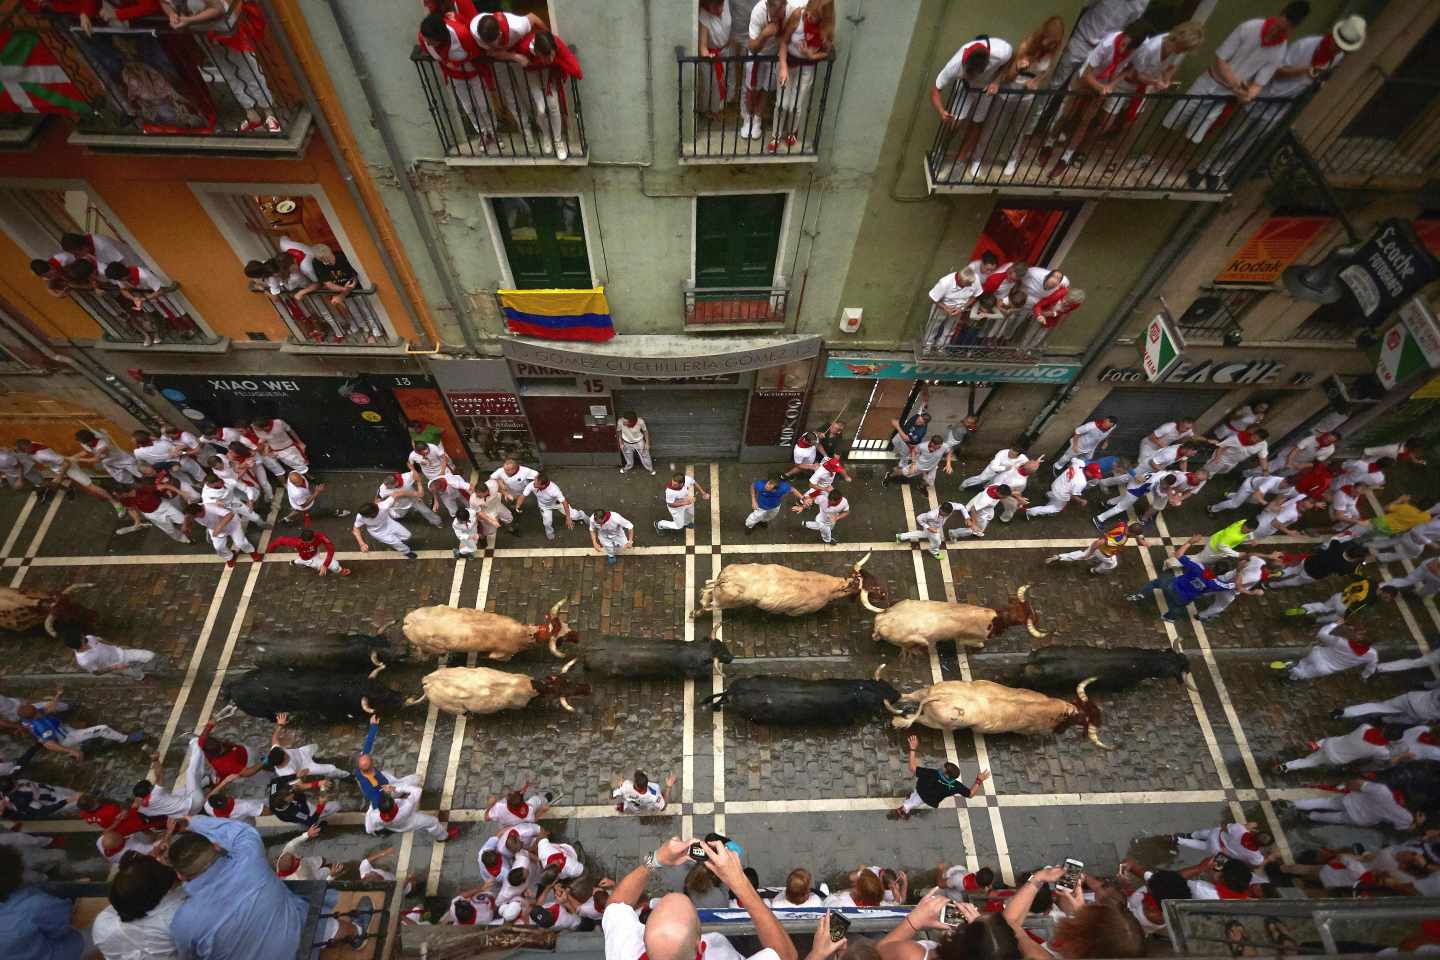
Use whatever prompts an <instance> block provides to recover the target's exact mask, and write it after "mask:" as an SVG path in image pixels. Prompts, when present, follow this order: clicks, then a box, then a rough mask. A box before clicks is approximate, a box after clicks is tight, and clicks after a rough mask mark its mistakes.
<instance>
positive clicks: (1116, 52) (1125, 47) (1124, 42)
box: [1095, 30, 1134, 83]
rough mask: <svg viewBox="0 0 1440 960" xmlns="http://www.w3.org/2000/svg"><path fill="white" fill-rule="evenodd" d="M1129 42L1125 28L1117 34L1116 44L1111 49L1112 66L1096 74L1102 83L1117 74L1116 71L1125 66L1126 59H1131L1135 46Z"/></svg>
mask: <svg viewBox="0 0 1440 960" xmlns="http://www.w3.org/2000/svg"><path fill="white" fill-rule="evenodd" d="M1129 44H1130V38H1129V37H1127V36H1126V35H1125V31H1124V30H1121V31H1120V32H1119V33H1117V34H1115V40H1114V44H1113V47H1112V49H1111V51H1110V66H1108V67H1106V68H1105V69H1104V70H1101V71H1100V72H1099V73H1097V74H1096V75H1095V76H1096V77H1098V78H1099V79H1100V81H1101V82H1102V83H1103V82H1105V81H1107V80H1109V79H1110V78H1111V77H1113V76H1115V73H1116V71H1118V70H1119V69H1120V68H1121V67H1123V66H1125V61H1126V60H1129V59H1130V54H1131V53H1132V52H1134V48H1133V47H1131V46H1130V45H1129Z"/></svg>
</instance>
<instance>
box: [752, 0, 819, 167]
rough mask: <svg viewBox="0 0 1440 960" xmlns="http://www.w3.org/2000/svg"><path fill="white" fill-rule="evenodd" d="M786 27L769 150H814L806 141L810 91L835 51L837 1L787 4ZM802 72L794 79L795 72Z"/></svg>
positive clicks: (774, 151)
mask: <svg viewBox="0 0 1440 960" xmlns="http://www.w3.org/2000/svg"><path fill="white" fill-rule="evenodd" d="M786 11H787V13H786V16H785V26H784V27H783V28H781V30H780V70H779V74H778V78H779V83H780V86H779V93H778V94H777V95H776V97H775V125H774V126H773V127H772V128H771V130H770V142H769V144H767V145H766V149H767V150H769V151H770V152H771V153H777V152H779V150H780V143H781V142H782V141H783V142H784V143H785V146H787V147H791V148H793V147H795V146H796V145H797V144H799V145H800V146H801V149H805V148H806V147H807V146H808V148H809V149H811V150H813V149H815V148H816V146H818V144H814V143H811V144H808V145H807V144H805V143H804V142H803V141H804V140H805V115H806V112H807V111H808V110H809V109H810V91H811V88H812V87H813V86H814V84H815V71H816V70H818V69H819V63H820V61H821V60H824V59H826V58H827V57H829V56H830V55H831V54H832V53H834V52H835V0H805V3H804V5H803V6H802V5H800V4H799V3H798V2H796V0H791V2H790V3H789V4H788V5H787V6H786ZM795 71H798V73H796V75H795V76H794V77H793V78H792V77H791V73H792V72H795Z"/></svg>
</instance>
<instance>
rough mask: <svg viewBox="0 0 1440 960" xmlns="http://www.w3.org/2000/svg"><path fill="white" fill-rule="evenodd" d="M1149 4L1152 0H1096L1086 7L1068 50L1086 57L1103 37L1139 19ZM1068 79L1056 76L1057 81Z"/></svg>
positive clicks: (1077, 55)
mask: <svg viewBox="0 0 1440 960" xmlns="http://www.w3.org/2000/svg"><path fill="white" fill-rule="evenodd" d="M1148 6H1150V0H1095V2H1094V3H1092V4H1090V6H1088V7H1086V8H1085V13H1084V15H1083V16H1082V17H1081V18H1080V21H1079V22H1078V23H1076V24H1075V32H1074V33H1073V34H1071V36H1070V45H1069V47H1067V52H1070V51H1072V50H1073V51H1074V56H1075V58H1076V59H1080V58H1082V57H1084V56H1085V54H1087V53H1089V52H1090V50H1091V49H1092V48H1093V47H1094V46H1095V45H1096V44H1097V43H1099V42H1100V38H1101V37H1103V36H1105V35H1106V34H1109V33H1114V32H1115V31H1116V30H1123V29H1125V28H1126V27H1127V26H1129V25H1130V24H1132V23H1134V22H1135V21H1136V20H1139V19H1140V17H1141V16H1143V15H1144V13H1145V8H1146V7H1148ZM1066 79H1067V78H1065V77H1056V81H1057V82H1063V81H1064V80H1066Z"/></svg>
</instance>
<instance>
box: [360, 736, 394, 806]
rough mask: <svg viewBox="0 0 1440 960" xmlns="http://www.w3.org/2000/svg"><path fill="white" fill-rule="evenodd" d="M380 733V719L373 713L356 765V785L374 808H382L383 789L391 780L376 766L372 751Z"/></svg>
mask: <svg viewBox="0 0 1440 960" xmlns="http://www.w3.org/2000/svg"><path fill="white" fill-rule="evenodd" d="M379 732H380V718H379V717H377V716H375V715H374V714H373V713H372V714H371V715H370V729H369V730H367V731H366V732H365V745H364V746H362V747H361V748H360V758H359V761H358V762H357V763H356V764H355V783H356V784H357V785H358V786H359V787H360V792H361V793H363V794H365V802H366V803H368V804H370V806H372V807H378V806H380V797H381V796H382V791H381V789H380V788H381V787H383V786H385V785H386V784H388V783H389V782H390V780H389V779H388V778H387V777H386V776H385V774H384V773H383V772H382V771H381V770H380V768H379V767H377V766H375V761H374V759H373V758H372V757H371V756H370V751H372V750H374V749H375V734H377V733H379Z"/></svg>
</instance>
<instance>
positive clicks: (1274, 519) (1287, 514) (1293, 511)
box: [1256, 497, 1305, 527]
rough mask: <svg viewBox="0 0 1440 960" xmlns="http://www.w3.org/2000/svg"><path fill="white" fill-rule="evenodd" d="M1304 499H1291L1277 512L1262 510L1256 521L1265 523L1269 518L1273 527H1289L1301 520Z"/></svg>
mask: <svg viewBox="0 0 1440 960" xmlns="http://www.w3.org/2000/svg"><path fill="white" fill-rule="evenodd" d="M1304 499H1305V498H1304V497H1291V498H1290V499H1289V500H1286V501H1285V502H1284V503H1282V504H1281V505H1280V507H1279V509H1277V510H1274V511H1271V510H1269V509H1268V508H1267V509H1265V510H1261V511H1260V515H1259V516H1258V517H1257V518H1256V520H1257V521H1259V522H1261V523H1264V521H1265V518H1266V517H1269V518H1270V523H1271V524H1272V525H1273V526H1279V527H1288V526H1290V524H1292V523H1294V522H1295V521H1296V520H1299V519H1300V501H1302V500H1304Z"/></svg>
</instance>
